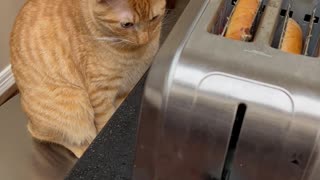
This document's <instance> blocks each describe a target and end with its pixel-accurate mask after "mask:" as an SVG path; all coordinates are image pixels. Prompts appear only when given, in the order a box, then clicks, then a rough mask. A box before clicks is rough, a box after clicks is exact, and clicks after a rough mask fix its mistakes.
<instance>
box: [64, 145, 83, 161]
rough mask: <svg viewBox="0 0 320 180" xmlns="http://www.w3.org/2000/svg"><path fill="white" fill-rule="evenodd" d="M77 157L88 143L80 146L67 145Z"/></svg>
mask: <svg viewBox="0 0 320 180" xmlns="http://www.w3.org/2000/svg"><path fill="white" fill-rule="evenodd" d="M66 148H67V149H69V150H70V151H71V152H72V153H73V154H74V155H75V156H76V157H77V158H78V159H79V158H80V157H81V156H82V155H83V153H84V152H85V151H86V150H87V148H88V145H82V146H69V147H67V146H66Z"/></svg>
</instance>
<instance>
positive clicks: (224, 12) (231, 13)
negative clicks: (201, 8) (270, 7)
mask: <svg viewBox="0 0 320 180" xmlns="http://www.w3.org/2000/svg"><path fill="white" fill-rule="evenodd" d="M240 1H241V2H240ZM248 2H249V1H246V0H225V1H223V3H222V5H221V7H220V10H219V11H218V15H217V16H216V19H215V23H214V26H213V28H212V30H211V32H212V33H213V34H216V35H220V36H224V37H228V38H230V39H235V40H241V41H247V42H251V41H252V40H253V37H254V35H255V32H256V30H257V26H258V24H259V20H260V18H261V15H262V14H263V12H264V8H265V6H266V3H267V0H256V2H257V3H258V6H257V10H256V12H255V9H254V8H252V7H253V6H252V4H254V3H255V1H254V0H253V1H252V4H250V3H248ZM245 3H248V9H249V11H252V12H254V13H255V14H254V15H253V19H252V22H248V23H249V24H250V25H249V26H246V25H244V27H243V28H239V27H240V26H238V24H242V23H241V22H240V23H238V24H236V23H237V21H241V18H239V19H238V17H235V16H237V15H239V17H241V16H243V14H244V13H245V12H244V10H243V11H242V12H240V10H239V9H238V14H236V13H237V12H236V11H237V8H242V9H245ZM235 12H236V13H235ZM239 12H240V13H239ZM235 14H236V15H235ZM249 15H250V13H248V16H249ZM243 17H245V16H243ZM232 18H235V19H232ZM232 21H233V22H232ZM232 23H234V24H232ZM231 26H232V27H231ZM230 28H233V29H236V30H237V31H236V35H234V33H233V32H230V35H231V36H229V35H228V30H230V31H233V30H231V29H230Z"/></svg>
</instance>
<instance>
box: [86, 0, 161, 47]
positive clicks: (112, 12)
mask: <svg viewBox="0 0 320 180" xmlns="http://www.w3.org/2000/svg"><path fill="white" fill-rule="evenodd" d="M92 1H94V4H93V6H92V10H91V11H92V16H93V18H94V21H95V24H96V25H98V26H99V28H100V30H102V31H103V32H104V33H105V34H106V37H105V38H106V40H109V41H113V42H120V43H127V44H131V45H136V46H142V45H145V44H148V43H149V42H150V41H152V40H154V38H159V34H160V31H161V25H162V20H163V17H164V15H165V6H166V0H92Z"/></svg>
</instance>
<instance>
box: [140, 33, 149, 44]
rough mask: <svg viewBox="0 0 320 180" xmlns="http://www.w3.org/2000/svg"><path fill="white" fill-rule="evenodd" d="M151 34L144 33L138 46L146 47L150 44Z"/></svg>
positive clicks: (141, 34)
mask: <svg viewBox="0 0 320 180" xmlns="http://www.w3.org/2000/svg"><path fill="white" fill-rule="evenodd" d="M149 39H150V37H149V33H148V32H142V33H140V34H139V36H138V44H139V45H145V44H147V43H148V42H149Z"/></svg>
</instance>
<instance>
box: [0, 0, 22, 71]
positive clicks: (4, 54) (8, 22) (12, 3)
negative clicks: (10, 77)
mask: <svg viewBox="0 0 320 180" xmlns="http://www.w3.org/2000/svg"><path fill="white" fill-rule="evenodd" d="M24 2H25V0H0V23H1V24H0V72H1V71H2V70H4V69H5V68H6V67H7V66H8V65H9V64H10V48H9V36H10V32H11V29H12V26H13V23H14V20H15V17H16V15H17V13H18V12H19V10H20V9H21V7H22V5H23V3H24ZM0 74H1V73H0Z"/></svg>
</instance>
